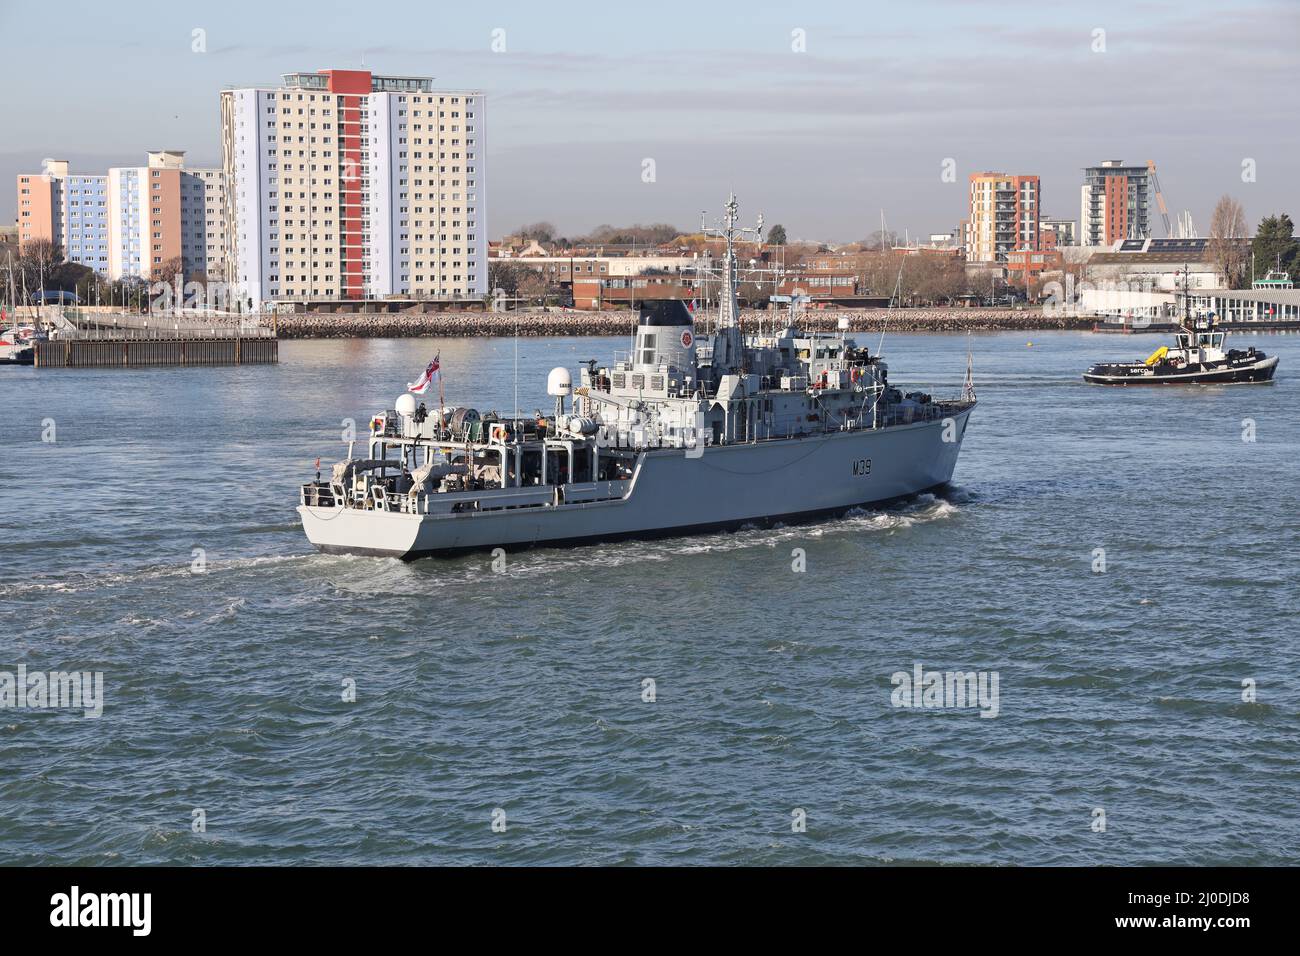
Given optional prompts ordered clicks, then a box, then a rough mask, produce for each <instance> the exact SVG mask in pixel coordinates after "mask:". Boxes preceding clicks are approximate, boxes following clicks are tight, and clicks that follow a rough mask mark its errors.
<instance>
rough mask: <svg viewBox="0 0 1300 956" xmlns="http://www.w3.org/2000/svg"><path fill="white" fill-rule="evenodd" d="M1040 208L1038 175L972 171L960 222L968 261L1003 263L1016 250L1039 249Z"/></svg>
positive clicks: (1040, 198) (1040, 197)
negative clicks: (967, 207)
mask: <svg viewBox="0 0 1300 956" xmlns="http://www.w3.org/2000/svg"><path fill="white" fill-rule="evenodd" d="M1041 209H1042V196H1041V190H1040V182H1039V178H1038V177H1037V176H1011V175H1008V174H1006V173H994V172H983V173H972V174H971V177H970V216H969V218H968V219H966V220H964V221H963V224H962V229H963V233H964V239H965V249H966V261H967V262H1006V261H1007V257H1008V254H1009V253H1010V252H1012V251H1013V250H1016V249H1028V250H1033V251H1037V250H1038V249H1039V216H1040V213H1041Z"/></svg>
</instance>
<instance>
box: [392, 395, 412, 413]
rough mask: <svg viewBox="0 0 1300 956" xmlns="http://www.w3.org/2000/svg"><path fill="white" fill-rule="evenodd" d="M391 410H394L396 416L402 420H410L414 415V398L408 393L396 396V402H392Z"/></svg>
mask: <svg viewBox="0 0 1300 956" xmlns="http://www.w3.org/2000/svg"><path fill="white" fill-rule="evenodd" d="M393 408H395V409H396V410H397V414H399V415H401V416H402V417H403V418H410V417H411V416H412V415H414V414H415V396H414V395H412V394H411V393H410V392H405V393H403V394H401V395H398V396H397V401H395V402H393Z"/></svg>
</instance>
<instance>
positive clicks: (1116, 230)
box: [1079, 159, 1155, 246]
mask: <svg viewBox="0 0 1300 956" xmlns="http://www.w3.org/2000/svg"><path fill="white" fill-rule="evenodd" d="M1154 175H1155V174H1154V172H1153V170H1152V169H1151V164H1147V165H1146V166H1125V165H1124V163H1123V161H1122V160H1118V159H1109V160H1106V161H1105V162H1104V163H1102V164H1101V165H1100V166H1089V167H1087V168H1086V169H1084V171H1083V189H1082V195H1081V199H1080V202H1079V243H1080V245H1084V246H1109V245H1113V244H1114V243H1116V242H1119V241H1121V240H1124V239H1149V238H1150V237H1151V199H1152V197H1153V196H1154V194H1155V188H1154V185H1153V182H1152V180H1153V179H1154Z"/></svg>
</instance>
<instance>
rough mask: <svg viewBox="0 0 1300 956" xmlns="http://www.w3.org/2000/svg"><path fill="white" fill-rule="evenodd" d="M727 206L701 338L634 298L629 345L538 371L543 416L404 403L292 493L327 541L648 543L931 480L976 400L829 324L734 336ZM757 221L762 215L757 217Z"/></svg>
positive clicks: (878, 498) (947, 462)
mask: <svg viewBox="0 0 1300 956" xmlns="http://www.w3.org/2000/svg"><path fill="white" fill-rule="evenodd" d="M736 221H737V203H736V200H735V197H734V196H733V197H731V198H730V199H729V200H728V203H727V206H726V213H725V217H724V219H723V222H722V224H721V226H720V228H719V230H718V232H719V234H720V235H722V236H723V237H724V238H725V239H726V254H725V257H724V260H723V282H722V289H723V294H722V296H721V302H720V304H719V307H718V313H717V317H716V324H715V325H714V327H713V329H712V330H711V331H709V332H706V333H700V332H699V331H698V330H697V329H696V326H695V316H694V315H693V314H692V312H691V311H690V310H689V309H688V308H687V307H686V305H685V304H684V303H682V302H680V301H677V300H664V301H655V302H648V303H644V304H643V305H642V307H641V310H640V314H639V321H638V326H637V329H636V334H635V336H634V338H633V341H632V348H631V351H630V352H629V353H628V354H626V355H623V356H618V357H616V358H615V360H614V361H613V362H612V363H610V364H608V365H604V366H601V365H599V364H598V363H597V362H595V361H592V362H589V363H587V364H586V366H585V367H583V368H582V369H581V370H580V373H579V380H578V382H577V384H576V385H575V383H574V381H573V379H572V377H571V374H570V372H569V370H568V369H565V368H557V369H554V370H552V372H551V373H550V376H549V378H548V382H547V391H548V393H549V394H550V396H551V397H552V398H553V400H554V408H553V410H552V412H551V413H550V414H545V415H540V414H539V415H538V416H535V417H530V418H521V417H518V416H512V417H508V418H503V417H501V416H499V415H497V414H496V413H487V414H480V413H479V412H478V411H477V410H475V409H471V408H466V407H458V406H451V405H441V404H440V406H439V408H438V409H436V410H434V411H427V410H425V409H424V408H422V407H417V405H416V402H415V399H414V396H412V395H409V394H408V395H403V396H402V397H401V398H399V399H398V401H397V402H396V403H395V407H394V408H393V409H391V410H388V411H387V412H385V413H383V414H381V415H378V416H376V417H375V418H374V419H373V420H372V423H371V432H370V435H369V438H368V441H367V445H366V451H365V454H364V455H363V456H358V455H355V451H356V449H355V447H351V448H350V449H349V454H348V457H347V458H346V459H344V460H343V461H341V462H339V463H338V464H336V465H335V466H334V467H333V470H332V473H331V475H330V477H329V480H322V479H320V478H319V477H318V479H317V480H316V481H313V482H309V483H307V484H305V485H303V487H302V491H301V503H300V505H299V508H298V511H299V514H300V516H301V517H302V521H303V526H304V528H305V530H306V532H307V536H308V538H309V539H310V540H311V542H312V543H313V544H315V545H316V546H317V547H318V548H320V549H322V550H324V551H330V552H351V553H363V554H380V555H392V556H397V557H402V558H414V557H420V556H424V555H445V554H454V553H459V552H465V551H475V550H490V549H493V548H498V547H500V548H506V549H510V548H519V547H529V546H535V545H541V544H572V543H581V542H591V541H600V540H613V539H620V538H636V537H654V536H664V535H675V534H684V533H688V532H700V531H709V530H717V529H728V528H736V527H740V526H743V525H747V524H765V523H771V522H774V521H795V520H804V519H810V518H816V517H822V516H832V515H838V514H844V513H845V512H847V511H849V510H851V509H853V508H857V507H862V506H865V505H868V504H873V503H880V502H887V501H892V500H896V499H900V498H904V497H907V496H909V495H914V494H917V493H920V492H924V491H927V490H931V489H935V488H939V487H942V486H943V485H945V484H946V483H947V482H949V481H950V479H951V477H952V474H953V469H954V468H955V466H956V462H957V456H958V453H959V451H960V448H961V442H962V439H963V437H964V435H965V430H966V424H967V420H968V418H969V415H970V412H971V410H972V409H973V408H974V405H975V396H974V390H973V387H972V386H971V384H970V379H969V370H968V378H967V386H966V388H965V390H964V392H963V394H962V395H960V396H958V397H955V398H953V399H951V400H946V401H945V400H939V399H936V398H935V397H934V396H932V395H930V394H927V393H924V392H921V391H911V392H907V393H904V392H903V390H901V389H900V388H897V387H895V386H893V385H891V384H890V382H889V371H888V368H887V366H886V363H885V362H884V361H883V359H882V357H881V356H880V355H879V354H872V353H871V352H870V351H869V350H868V349H867V348H865V347H860V346H858V345H857V344H856V343H855V341H854V340H853V339H852V338H850V337H849V336H848V335H847V333H846V332H843V331H841V332H839V333H830V332H809V331H802V330H800V329H799V328H798V325H797V315H796V313H795V312H794V310H793V305H792V311H791V313H790V317H789V319H788V321H787V322H786V324H785V327H784V328H783V329H781V330H780V331H773V332H770V333H766V334H760V335H751V336H746V335H744V334H743V333H742V330H741V327H740V321H739V308H738V306H737V302H736V293H735V287H736V261H735V251H734V241H735V238H736V236H737V235H738V234H740V233H742V232H743V230H740V229H738V228H737V226H736ZM760 228H761V219H760Z"/></svg>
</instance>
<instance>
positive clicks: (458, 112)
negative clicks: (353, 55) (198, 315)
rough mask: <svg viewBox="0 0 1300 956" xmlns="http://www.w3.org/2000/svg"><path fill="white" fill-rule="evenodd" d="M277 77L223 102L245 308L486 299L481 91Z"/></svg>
mask: <svg viewBox="0 0 1300 956" xmlns="http://www.w3.org/2000/svg"><path fill="white" fill-rule="evenodd" d="M283 79H284V82H283V85H282V86H279V87H275V88H262V87H241V88H234V89H227V90H223V91H222V93H221V127H222V158H223V169H224V173H225V177H226V181H227V182H228V183H229V184H230V188H229V189H228V190H227V192H226V202H225V207H224V211H223V212H224V220H225V227H226V231H227V235H228V236H229V237H230V240H229V245H228V249H227V270H226V271H227V274H228V276H229V277H230V281H232V282H233V283H234V284H235V285H236V287H237V289H238V290H239V294H240V296H241V297H242V299H243V305H244V307H245V308H252V309H261V308H266V307H268V306H269V305H271V304H273V303H274V302H276V301H277V300H278V301H296V302H306V301H312V300H317V301H320V300H325V301H358V302H359V301H363V300H368V299H392V298H405V297H410V298H415V299H444V300H448V301H455V300H464V299H478V298H481V297H482V296H483V295H485V294H486V293H487V291H488V289H487V286H488V281H487V219H486V211H487V209H486V200H487V196H486V175H485V172H486V169H485V167H486V163H485V145H486V143H485V138H484V137H485V129H484V121H485V115H484V96H483V94H482V93H480V92H472V91H464V90H435V89H434V87H433V80H432V79H431V78H427V77H398V76H377V75H374V74H372V73H370V72H369V71H365V70H322V71H320V72H318V73H290V74H286V75H285V76H284V78H283Z"/></svg>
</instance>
